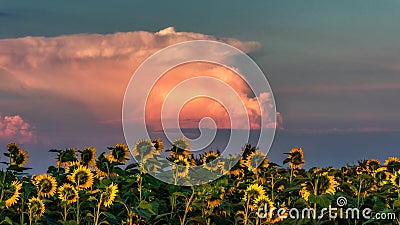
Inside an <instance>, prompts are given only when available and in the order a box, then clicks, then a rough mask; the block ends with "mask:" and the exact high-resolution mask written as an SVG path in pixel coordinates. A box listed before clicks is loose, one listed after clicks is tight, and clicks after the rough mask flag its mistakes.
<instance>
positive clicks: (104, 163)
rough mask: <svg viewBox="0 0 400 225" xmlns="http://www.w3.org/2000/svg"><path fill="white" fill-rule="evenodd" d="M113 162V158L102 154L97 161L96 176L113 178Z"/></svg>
mask: <svg viewBox="0 0 400 225" xmlns="http://www.w3.org/2000/svg"><path fill="white" fill-rule="evenodd" d="M110 160H112V157H111V156H109V155H107V154H104V153H102V154H101V155H100V156H99V157H98V158H97V160H96V161H95V166H94V168H95V170H96V174H97V176H99V177H108V176H113V172H112V171H113V168H114V165H113V162H112V161H110Z"/></svg>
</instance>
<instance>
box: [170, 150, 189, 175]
mask: <svg viewBox="0 0 400 225" xmlns="http://www.w3.org/2000/svg"><path fill="white" fill-rule="evenodd" d="M174 163H175V164H173V165H172V170H174V171H175V173H176V174H177V176H178V177H185V176H186V175H188V173H189V167H190V165H191V163H190V162H189V160H188V158H186V157H184V156H183V155H179V156H178V158H177V159H175V161H174Z"/></svg>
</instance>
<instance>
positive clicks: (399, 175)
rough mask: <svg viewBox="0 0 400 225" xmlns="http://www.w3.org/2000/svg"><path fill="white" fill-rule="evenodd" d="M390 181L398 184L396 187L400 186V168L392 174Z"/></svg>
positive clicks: (395, 184)
mask: <svg viewBox="0 0 400 225" xmlns="http://www.w3.org/2000/svg"><path fill="white" fill-rule="evenodd" d="M390 182H391V183H392V184H393V185H394V186H396V187H398V188H399V187H400V170H399V171H396V172H395V173H393V174H392V176H391V178H390Z"/></svg>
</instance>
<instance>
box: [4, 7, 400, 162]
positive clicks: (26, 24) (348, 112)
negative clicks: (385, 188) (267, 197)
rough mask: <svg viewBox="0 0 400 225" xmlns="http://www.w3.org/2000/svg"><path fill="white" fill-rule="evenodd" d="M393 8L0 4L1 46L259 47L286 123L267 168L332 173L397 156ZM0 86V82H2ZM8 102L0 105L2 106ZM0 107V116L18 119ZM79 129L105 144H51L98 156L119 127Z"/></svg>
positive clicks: (399, 34) (397, 31)
mask: <svg viewBox="0 0 400 225" xmlns="http://www.w3.org/2000/svg"><path fill="white" fill-rule="evenodd" d="M399 9H400V2H399V1H397V0H382V1H372V0H335V1H317V0H313V1H311V0H302V1H287V0H275V1H264V0H259V1H251V2H247V1H242V0H241V1H238V0H228V1H128V0H125V1H118V2H113V3H111V2H110V1H105V0H97V1H54V0H38V1H29V0H25V1H14V0H0V38H2V39H4V38H17V37H25V36H46V37H56V36H60V35H66V34H79V33H100V34H109V33H115V32H128V31H141V30H143V31H149V32H156V31H159V30H161V29H163V28H166V27H169V26H173V27H175V28H176V30H177V31H185V32H195V33H201V34H209V35H212V36H215V37H231V38H236V39H239V40H241V41H257V42H259V43H260V44H261V49H260V50H259V51H257V52H254V53H251V57H252V58H253V59H254V60H255V61H256V62H257V63H258V64H259V66H260V67H261V68H262V70H263V71H264V73H265V74H266V76H267V78H268V80H269V82H270V84H271V87H272V89H273V91H274V94H275V98H276V104H277V110H278V111H279V112H281V114H282V116H283V119H284V123H283V125H284V128H285V129H284V130H282V131H279V132H278V134H277V138H276V140H275V143H274V145H273V148H272V150H271V152H270V157H271V159H272V160H276V161H278V162H280V161H281V160H282V158H283V157H284V156H283V155H282V154H281V153H282V152H287V151H289V150H290V148H291V147H294V146H301V147H303V148H304V151H305V153H306V158H307V164H308V166H328V165H334V166H339V165H344V164H346V163H353V162H356V161H357V160H358V159H365V158H372V157H373V158H379V159H381V160H384V159H385V158H387V157H388V156H400V151H399V140H400V135H399V134H400V118H399V115H400V104H399V103H398V102H399V101H398V99H399V97H400V14H399V13H398V12H399ZM0 51H1V50H0ZM0 79H4V81H5V78H4V76H3V77H2V76H1V74H0ZM0 82H1V81H0ZM8 100H10V98H9V97H7V96H6V95H5V94H2V96H0V101H3V103H5V102H6V101H8ZM0 103H1V102H0ZM76 104H78V103H76ZM4 105H5V104H3V108H0V114H3V115H5V114H20V113H21V112H18V111H16V110H14V109H13V108H7V109H5V108H4ZM0 107H1V106H0ZM25 117H27V118H29V115H27V116H25ZM31 122H33V123H35V121H32V120H31ZM86 122H87V124H86V125H85V130H87V131H90V130H97V131H98V130H110V131H111V133H110V136H112V138H111V137H110V139H109V140H101V141H99V142H98V143H93V142H94V140H95V139H91V140H90V141H87V140H86V141H82V140H76V143H60V142H57V143H53V144H55V145H59V146H60V147H64V146H67V145H71V144H72V145H76V146H77V147H79V146H80V145H87V144H96V145H97V146H98V147H99V148H104V147H105V146H107V145H112V144H114V143H113V142H119V141H121V140H120V139H121V138H120V137H121V136H122V131H121V130H120V126H117V125H113V127H112V129H110V128H109V127H107V126H106V125H104V124H96V123H91V122H90V121H86ZM38 123H39V122H38ZM35 126H36V127H38V124H35ZM70 126H73V125H70ZM60 129H62V128H60ZM65 133H66V134H65V135H67V136H68V132H67V131H66V132H65ZM98 135H99V136H102V135H107V131H101V132H99V134H98ZM72 136H73V135H72ZM3 142H5V141H3ZM87 142H92V143H87ZM100 142H101V143H100ZM108 143H109V144H108ZM49 145H51V143H49V142H46V144H43V143H37V144H34V145H29V144H25V146H26V149H28V150H29V148H36V149H38V148H53V147H55V146H49ZM3 146H4V144H3ZM99 151H101V150H99Z"/></svg>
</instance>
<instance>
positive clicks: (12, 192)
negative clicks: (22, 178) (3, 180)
mask: <svg viewBox="0 0 400 225" xmlns="http://www.w3.org/2000/svg"><path fill="white" fill-rule="evenodd" d="M21 188H22V183H21V182H19V181H13V182H12V183H11V184H6V185H5V187H4V190H3V199H6V200H5V202H6V205H5V207H6V208H9V207H10V206H12V205H14V204H15V203H17V201H18V199H19V196H20V192H19V191H20V190H21ZM1 189H2V188H1V187H0V191H1Z"/></svg>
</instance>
